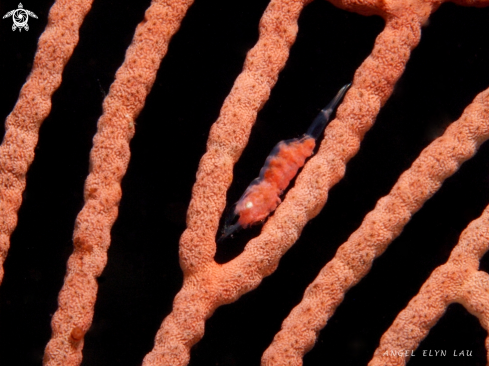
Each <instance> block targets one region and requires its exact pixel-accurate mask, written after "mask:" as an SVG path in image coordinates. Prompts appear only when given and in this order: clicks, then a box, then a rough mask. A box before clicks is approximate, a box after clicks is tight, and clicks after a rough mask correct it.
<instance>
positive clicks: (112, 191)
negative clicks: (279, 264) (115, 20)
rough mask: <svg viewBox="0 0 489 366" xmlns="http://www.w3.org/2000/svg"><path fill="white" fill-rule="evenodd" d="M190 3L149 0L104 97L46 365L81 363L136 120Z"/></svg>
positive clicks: (185, 0) (178, 0)
mask: <svg viewBox="0 0 489 366" xmlns="http://www.w3.org/2000/svg"><path fill="white" fill-rule="evenodd" d="M191 4H192V1H191V0H174V1H163V0H154V1H153V2H152V3H151V6H150V7H149V8H148V10H147V11H146V14H145V19H144V20H143V22H141V23H140V24H139V25H138V27H137V28H136V32H135V36H134V39H133V42H132V44H131V46H129V48H128V50H127V52H126V58H125V60H124V63H123V65H122V66H121V67H120V68H119V70H118V71H117V74H116V78H115V81H114V83H113V84H112V86H111V88H110V91H109V94H108V96H107V98H106V99H105V101H104V105H103V110H104V111H103V114H102V116H101V117H100V119H99V122H98V130H97V133H96V135H95V137H94V139H93V142H94V144H93V148H92V151H91V153H90V174H89V175H88V177H87V180H86V182H85V205H84V207H83V209H82V210H81V212H80V213H79V214H78V217H77V219H76V224H75V231H74V234H73V244H74V252H73V254H72V255H71V256H70V258H69V260H68V266H67V267H68V268H67V273H66V276H65V282H64V285H63V288H62V289H61V292H60V294H59V298H58V305H59V307H58V310H57V311H56V313H55V314H54V316H53V319H52V323H51V326H52V338H51V340H50V341H49V343H48V345H47V347H46V350H45V354H44V365H49V366H55V365H63V366H73V365H79V364H80V363H81V359H82V354H81V351H82V348H83V338H84V335H85V333H86V331H87V330H88V328H89V327H90V325H91V322H92V317H93V308H94V304H95V298H96V294H97V281H96V278H97V277H98V276H100V274H101V272H102V270H103V269H104V267H105V264H106V262H107V250H108V247H109V245H110V229H111V227H112V225H113V223H114V221H115V220H116V218H117V213H118V204H119V201H120V198H121V187H120V182H121V179H122V177H123V175H124V173H125V172H126V169H127V165H128V163H129V157H130V152H129V141H130V140H131V138H132V137H133V135H134V120H135V119H136V117H137V116H138V114H139V112H140V111H141V109H142V108H143V105H144V101H145V98H146V96H147V94H148V93H149V91H150V89H151V87H152V85H153V82H154V80H155V78H156V72H157V70H158V67H159V64H160V61H161V59H162V58H163V56H164V55H165V54H166V51H167V48H168V43H169V41H170V38H171V37H172V36H173V34H174V33H175V32H176V31H177V29H178V28H179V26H180V22H181V20H182V19H183V17H184V15H185V13H186V11H187V9H188V7H189V6H190V5H191Z"/></svg>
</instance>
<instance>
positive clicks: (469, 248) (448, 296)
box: [369, 92, 489, 366]
mask: <svg viewBox="0 0 489 366" xmlns="http://www.w3.org/2000/svg"><path fill="white" fill-rule="evenodd" d="M484 115H485V119H486V121H487V119H488V115H489V92H486V93H485V113H484ZM486 123H487V122H486ZM488 249H489V206H488V207H486V209H485V210H484V212H483V213H482V216H481V217H479V218H478V219H476V220H474V221H472V222H471V223H470V224H469V226H468V227H467V228H466V229H465V230H464V231H463V232H462V235H461V236H460V240H459V242H458V244H457V245H456V246H455V248H454V249H453V251H452V254H451V255H450V258H449V259H448V261H447V263H445V264H444V265H442V266H440V267H438V268H437V269H435V270H434V271H433V273H432V274H431V275H430V277H429V278H428V279H427V280H426V282H425V283H424V284H423V286H422V287H421V289H420V291H419V293H418V294H417V295H416V296H415V297H413V299H412V300H411V301H410V302H409V304H408V306H407V307H406V308H405V309H404V310H403V311H401V312H400V313H399V315H398V316H397V317H396V319H395V320H394V323H393V324H392V325H391V327H390V328H389V329H388V330H387V331H386V332H385V333H384V335H383V336H382V339H381V341H380V345H379V347H378V348H377V349H376V350H375V353H374V357H373V359H372V361H370V363H369V365H370V366H375V365H389V366H391V365H392V366H394V365H405V363H406V362H407V361H408V360H409V357H410V356H409V355H406V356H405V357H399V354H398V355H394V354H395V353H397V351H399V350H415V349H416V348H417V347H418V345H419V343H420V342H421V341H422V340H423V339H424V338H425V337H426V336H427V335H428V333H429V331H430V329H431V328H432V327H433V326H434V325H435V324H436V322H437V321H438V320H439V319H440V317H441V316H442V315H443V314H444V313H445V310H446V309H447V307H448V305H450V304H451V303H454V302H459V303H461V304H462V305H463V306H465V308H466V309H467V310H468V311H469V312H470V313H472V314H474V315H475V316H477V317H478V318H479V321H480V323H481V325H482V327H483V328H484V329H485V330H486V331H488V332H489V275H488V274H487V273H486V272H484V271H478V269H479V261H480V259H481V258H482V256H483V255H484V253H486V252H487V250H488ZM486 348H487V350H488V355H489V347H488V342H487V340H486ZM407 353H408V354H409V353H410V352H407Z"/></svg>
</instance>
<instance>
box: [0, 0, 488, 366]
mask: <svg viewBox="0 0 489 366" xmlns="http://www.w3.org/2000/svg"><path fill="white" fill-rule="evenodd" d="M17 1H18V0H16V1H3V2H2V3H1V4H0V13H1V15H2V16H3V14H5V13H6V12H8V11H9V10H12V9H15V8H17V5H18V4H17ZM52 3H53V1H28V2H23V5H24V7H25V8H26V9H29V10H31V11H33V12H34V13H36V14H37V15H38V17H39V19H30V20H29V26H30V30H29V31H28V32H25V31H22V32H19V31H16V32H12V30H11V26H12V20H11V19H2V20H1V21H0V80H1V86H2V98H1V99H0V118H1V119H2V120H4V119H5V117H6V116H7V115H8V114H9V113H10V111H11V110H12V108H13V106H14V104H15V101H16V100H17V97H18V93H19V90H20V88H21V86H22V84H23V83H24V82H25V80H26V78H27V76H28V74H29V72H30V69H31V67H32V60H33V57H34V53H35V49H36V44H37V39H38V38H39V36H40V34H41V33H42V31H43V30H44V28H45V26H46V22H47V14H48V11H49V8H50V7H51V5H52ZM149 3H150V1H149V0H144V1H110V0H95V1H94V4H93V7H92V10H91V11H90V12H89V13H88V15H87V17H86V19H85V21H84V23H83V25H82V27H81V30H80V42H79V44H78V46H77V47H76V49H75V51H74V53H73V56H72V57H71V59H70V61H69V62H68V64H67V66H66V68H65V71H64V73H63V83H62V84H61V87H60V88H59V89H58V90H57V91H56V92H55V93H54V95H53V107H52V110H51V113H50V115H49V116H48V118H47V119H46V120H45V121H44V123H43V125H42V127H41V129H40V138H39V143H38V146H37V148H36V157H35V160H34V163H33V164H32V166H31V168H30V170H29V173H28V175H27V188H26V191H25V194H24V201H23V205H22V207H21V209H20V211H19V222H18V226H17V229H16V230H15V232H14V234H13V235H12V240H11V249H10V251H9V255H8V258H7V260H6V262H5V277H4V281H3V284H2V287H1V288H0V363H1V364H2V365H5V366H10V365H15V366H18V365H26V366H30V365H39V364H41V360H42V355H43V350H44V347H45V345H46V343H47V342H48V340H49V337H50V319H51V316H52V314H53V313H54V312H55V310H56V307H57V294H58V291H59V289H60V288H61V286H62V283H63V276H64V272H65V266H66V261H67V259H68V256H69V255H70V253H71V251H72V242H71V237H72V232H73V225H74V221H75V217H76V215H77V213H78V212H79V211H80V209H81V208H82V206H83V184H84V180H85V178H86V176H87V173H88V155H89V151H90V148H91V146H92V137H93V135H94V133H95V132H96V123H97V120H98V118H99V116H100V114H101V111H102V109H101V103H102V100H103V98H104V95H105V94H106V93H107V92H108V90H109V87H110V84H111V83H112V81H113V78H114V75H115V72H116V70H117V69H118V67H119V66H120V65H121V63H122V62H123V59H124V54H125V50H126V49H127V47H128V46H129V44H130V42H131V39H132V36H133V33H134V29H135V27H136V25H137V24H138V23H139V22H140V21H141V20H142V19H143V15H144V11H145V10H146V8H147V7H148V6H149ZM266 6H267V1H265V0H263V1H248V2H238V1H228V0H206V1H203V0H202V1H201V0H196V2H195V4H194V5H193V6H192V7H191V8H190V9H189V11H188V13H187V16H186V17H185V18H184V20H183V23H182V26H181V29H180V31H179V32H178V33H177V34H176V35H175V37H174V38H173V39H172V41H171V43H170V47H169V51H168V54H167V56H166V57H165V58H164V60H163V62H162V64H161V67H160V69H159V72H158V75H157V79H156V82H155V84H154V86H153V88H152V90H151V93H150V94H149V96H148V98H147V100H146V105H145V107H144V109H143V111H142V113H141V114H140V116H139V118H138V119H137V121H136V135H135V137H134V139H133V140H132V142H131V151H132V157H131V162H130V165H129V168H128V171H127V174H126V176H125V177H124V179H123V181H122V188H123V197H122V201H121V205H120V212H119V218H118V220H117V221H116V223H115V225H114V227H113V229H112V244H111V247H110V249H109V253H108V258H109V259H108V264H107V267H106V268H105V270H104V272H103V274H102V276H101V277H100V278H99V284H100V287H99V292H98V300H97V303H96V306H95V316H94V321H93V325H92V328H91V329H90V331H89V332H88V333H87V335H86V339H85V348H84V351H83V354H84V359H83V365H85V366H98V365H139V364H140V363H141V360H142V358H143V357H144V355H145V354H146V353H147V352H149V351H150V350H151V348H152V345H153V339H154V336H155V334H156V331H157V329H158V328H159V326H160V324H161V322H162V320H163V318H164V317H165V316H166V315H167V314H168V313H169V312H170V310H171V306H172V300H173V297H174V296H175V294H176V293H177V291H178V290H179V288H180V286H181V283H182V273H181V270H180V268H179V264H178V239H179V236H180V235H181V233H182V231H183V230H184V228H185V212H186V209H187V206H188V203H189V200H190V193H191V187H192V184H193V183H194V180H195V172H196V170H197V165H198V162H199V159H200V157H201V156H202V154H203V153H204V151H205V143H206V139H207V134H208V131H209V128H210V126H211V124H212V123H213V122H214V121H215V120H216V119H217V117H218V114H219V110H220V107H221V105H222V103H223V100H224V98H225V97H226V95H227V94H228V93H229V91H230V89H231V87H232V85H233V82H234V80H235V78H236V77H237V76H238V74H239V72H240V71H241V68H242V65H243V61H244V59H245V56H246V53H247V51H248V50H249V49H250V48H251V47H253V45H254V44H255V42H256V40H257V37H258V22H259V19H260V17H261V15H262V13H263V11H264V9H265V7H266ZM383 24H384V23H383V20H382V19H381V18H379V17H364V16H360V15H357V14H354V13H349V12H345V11H343V10H339V9H337V8H335V7H334V6H332V5H331V4H329V3H328V2H326V1H321V0H316V1H315V2H313V3H312V4H311V5H309V6H307V7H306V8H305V10H304V11H303V13H302V15H301V17H300V21H299V34H298V37H297V41H296V43H295V45H294V46H293V47H292V50H291V54H290V58H289V60H288V62H287V65H286V67H285V69H284V70H283V72H282V73H281V74H280V78H279V81H278V83H277V85H276V87H275V88H274V89H273V91H272V94H271V97H270V100H269V101H268V103H267V104H266V105H265V107H264V108H263V110H262V111H261V112H260V113H259V115H258V118H257V122H256V125H255V127H254V128H253V131H252V134H251V138H250V143H249V145H248V147H247V148H246V150H245V151H244V154H243V156H242V158H241V159H240V161H239V162H238V164H237V165H236V167H235V181H234V182H233V185H232V187H231V189H230V192H229V194H228V199H229V201H230V202H234V201H236V200H237V199H238V198H239V196H240V195H241V193H242V191H243V190H244V189H245V188H246V186H247V185H248V183H249V182H250V181H251V180H252V179H253V178H254V177H256V176H257V174H258V172H259V169H260V167H261V166H262V165H263V162H264V159H265V158H266V156H267V155H268V153H269V152H270V150H271V148H272V147H273V146H274V145H275V144H276V142H278V141H279V140H282V139H288V138H293V137H297V136H299V135H301V134H302V133H303V132H304V131H305V129H306V128H307V126H308V124H309V122H310V121H311V120H312V118H313V117H314V116H315V114H316V113H317V112H318V110H319V109H321V108H322V107H323V106H324V105H325V104H326V102H327V101H328V100H329V99H331V97H332V96H333V95H334V94H335V93H336V91H337V90H338V89H339V88H340V87H341V86H342V85H343V84H345V83H347V82H349V81H350V80H351V79H352V78H353V74H354V72H355V70H356V69H357V68H358V66H359V65H360V64H361V63H362V61H363V60H364V59H365V58H366V57H367V56H368V54H369V53H370V51H371V49H372V47H373V43H374V40H375V37H376V36H377V35H378V34H379V32H381V30H382V28H383ZM488 35H489V9H488V8H486V9H476V8H464V7H459V6H455V5H453V4H445V5H443V6H442V7H441V8H440V9H439V10H438V11H437V12H436V13H435V14H434V15H433V16H432V17H431V18H430V21H429V23H428V24H427V25H426V26H425V27H424V28H423V31H422V39H421V42H420V44H419V46H418V47H417V48H416V49H415V50H414V52H413V53H412V57H411V59H410V61H409V63H408V64H407V68H406V71H405V73H404V75H403V77H402V78H401V79H400V81H399V82H398V84H397V86H396V89H395V91H394V93H393V95H392V97H391V98H390V99H389V101H388V102H387V104H386V105H385V107H384V108H383V109H382V110H381V112H380V114H379V117H378V118H377V122H376V123H375V125H374V127H373V128H372V129H371V130H370V131H369V132H368V133H367V135H366V136H365V139H364V141H363V143H362V146H361V150H360V152H359V153H358V154H357V156H355V157H354V158H353V159H352V160H351V161H350V163H349V164H348V166H347V171H346V176H345V178H344V179H343V180H342V181H341V182H340V183H339V184H337V185H336V186H335V187H334V188H333V189H332V190H331V192H330V195H329V200H328V202H327V204H326V206H325V208H324V209H323V211H322V212H321V214H320V215H319V216H318V217H317V218H315V219H314V220H313V221H312V222H311V223H309V224H308V225H307V226H306V228H305V230H304V232H303V234H302V237H301V238H300V240H299V241H298V242H297V243H296V244H295V245H294V246H293V247H292V249H290V250H289V252H288V253H286V254H285V256H284V257H283V259H282V260H281V262H280V266H279V268H278V269H277V271H276V272H275V273H274V274H273V275H272V276H270V277H268V278H266V279H265V280H264V281H263V283H262V284H261V285H260V287H259V288H258V289H256V290H255V291H252V292H251V293H249V294H246V295H245V296H243V297H242V298H241V299H240V300H239V301H238V302H236V303H234V304H231V305H227V306H224V307H221V308H219V309H218V310H217V311H216V312H215V314H214V315H213V316H212V318H211V319H210V320H209V321H207V324H206V331H205V336H204V338H203V339H202V340H201V341H200V342H199V343H198V344H197V345H196V346H194V348H193V349H192V354H191V361H190V365H191V366H196V365H204V366H207V365H229V366H238V365H239V366H241V365H258V364H259V362H260V357H261V354H262V353H263V351H264V350H265V349H266V348H267V347H268V345H269V344H270V342H271V340H272V338H273V336H274V334H275V333H276V332H277V331H278V330H279V329H280V325H281V322H282V320H283V319H284V318H285V317H286V316H287V314H288V313H289V312H290V310H291V308H293V307H294V306H295V305H296V304H297V303H298V302H299V301H300V299H301V297H302V294H303V291H304V289H305V287H306V286H307V285H308V284H309V283H310V282H311V281H312V280H313V279H314V277H315V276H316V275H317V273H318V272H319V270H320V268H321V267H322V266H323V265H324V264H325V263H326V262H327V261H328V260H330V259H331V258H332V257H333V255H334V253H335V251H336V249H337V247H338V246H339V245H341V244H342V243H343V242H344V241H345V240H346V239H347V238H348V236H349V235H350V234H351V233H352V232H353V231H354V230H355V229H356V228H358V226H359V225H360V223H361V221H362V219H363V217H364V216H365V214H366V213H367V212H369V211H370V210H371V209H372V208H373V207H374V205H375V203H376V201H377V200H378V199H379V198H380V197H382V196H384V195H386V194H387V193H388V192H389V190H390V188H391V187H392V185H393V184H394V183H395V181H396V180H397V178H398V177H399V175H400V173H401V172H403V171H404V170H406V169H407V168H408V167H409V166H410V164H411V163H412V162H413V160H414V159H415V158H416V157H417V156H418V155H419V153H420V152H421V150H422V149H423V148H424V147H425V146H426V145H427V144H429V143H430V142H431V141H432V140H433V139H434V138H436V137H437V136H439V135H440V134H442V133H443V131H444V129H445V128H446V127H447V126H448V125H449V124H450V123H451V122H452V121H454V120H456V119H457V118H458V117H459V116H460V114H461V113H462V111H463V109H464V108H465V106H467V105H468V104H469V103H470V102H471V101H472V99H473V98H474V97H475V95H476V94H478V93H479V92H481V91H482V90H484V89H486V88H487V87H488V86H489V71H488V70H489V44H488V42H487V39H488ZM2 133H3V132H2ZM488 168H489V145H483V147H482V148H481V149H480V151H479V152H478V154H477V155H476V156H475V157H474V158H473V159H471V160H470V161H468V162H467V163H465V164H464V165H463V166H462V168H461V169H460V170H459V171H458V172H457V173H456V174H455V175H454V176H453V177H451V178H449V179H448V180H447V181H446V183H445V184H444V185H443V187H442V188H441V189H440V191H439V192H438V193H437V194H436V195H435V196H434V197H433V198H432V199H431V200H430V201H428V202H427V203H426V204H425V206H424V207H423V209H422V210H420V211H419V212H418V213H417V214H416V215H415V216H414V217H413V219H412V220H411V222H410V223H409V224H408V225H407V226H406V228H405V230H404V232H403V233H402V235H401V236H400V237H399V238H398V239H396V240H395V241H394V242H393V243H392V244H391V246H390V247H389V248H388V250H387V251H386V253H385V254H384V255H382V256H381V257H380V258H379V259H377V260H376V261H375V263H374V265H373V268H372V270H371V272H370V273H369V274H368V275H367V276H366V277H365V278H364V279H363V280H362V281H361V282H360V283H359V284H358V285H357V286H356V287H354V288H353V289H352V290H351V291H349V292H348V293H347V295H346V297H345V300H344V301H343V303H342V304H341V306H340V307H339V308H338V310H337V311H336V313H335V314H334V316H333V317H332V318H331V319H330V321H329V323H328V325H327V326H326V328H325V329H324V330H323V331H322V332H321V333H320V336H319V338H318V341H317V344H316V346H315V348H314V349H313V350H312V351H311V352H310V353H308V354H307V355H306V356H305V358H304V364H305V365H307V366H313V365H314V366H316V365H326V364H333V365H363V364H367V363H368V361H369V360H370V359H371V357H372V354H373V352H374V350H375V348H376V347H377V345H378V342H379V339H380V337H381V335H382V334H383V333H384V332H385V330H386V329H387V328H388V327H389V326H390V324H391V323H392V321H393V320H394V318H395V316H396V315H397V314H398V313H399V311H401V310H402V309H403V308H404V307H405V306H406V304H407V302H408V301H409V299H411V298H412V297H413V296H414V295H415V294H416V293H417V291H418V289H419V287H420V286H421V284H422V283H423V282H424V281H425V280H426V278H427V277H428V276H429V274H430V273H431V272H432V271H433V269H434V268H436V267H437V266H439V265H441V264H443V263H444V262H445V261H446V260H447V258H448V256H449V253H450V251H451V249H452V248H453V246H454V245H455V244H456V242H457V240H458V236H459V235H460V232H461V231H462V230H463V229H464V228H465V227H466V226H467V224H468V223H469V222H470V221H472V220H473V219H475V218H477V217H478V216H480V214H481V212H482V210H483V208H484V207H485V206H486V205H487V204H488V203H489V192H488V189H487V187H488V184H489V169H488ZM259 231H260V228H259V227H257V228H253V229H251V230H248V231H246V232H242V233H241V234H240V235H238V236H237V237H236V238H235V239H234V240H232V241H230V242H227V243H224V244H223V245H222V246H220V247H219V248H218V254H217V259H218V261H219V262H225V261H227V260H229V259H230V258H233V257H234V256H236V255H237V254H239V252H240V251H241V250H242V248H243V246H244V245H245V243H246V241H247V240H248V239H249V238H250V237H252V236H254V235H257V234H258V233H259ZM481 268H482V269H484V270H488V269H489V261H488V259H487V257H485V258H484V259H483V260H482V264H481ZM485 336H486V332H485V331H484V330H483V329H482V327H481V326H480V325H479V323H478V320H477V319H476V318H475V317H473V316H472V315H470V314H469V313H467V312H466V311H465V310H464V308H463V307H462V306H461V305H457V304H455V305H451V306H450V307H449V309H448V311H447V313H446V314H445V316H444V317H443V318H442V319H441V320H440V322H439V323H438V324H437V325H436V326H435V327H434V328H433V329H432V331H431V332H430V334H429V336H428V337H427V338H426V339H425V340H424V341H423V342H422V343H421V345H420V347H419V350H423V349H426V350H429V349H431V350H440V349H446V350H447V351H448V354H449V355H451V354H452V353H453V350H457V351H459V350H462V349H469V350H472V351H473V356H472V357H470V358H469V357H465V358H454V357H452V356H447V357H445V358H437V359H434V358H433V357H431V358H429V357H421V354H420V352H418V356H419V357H418V356H417V357H414V358H413V359H412V360H411V361H410V363H409V365H410V366H414V365H433V364H442V363H443V364H446V365H485V363H486V361H485V355H486V351H485V349H484V338H485Z"/></svg>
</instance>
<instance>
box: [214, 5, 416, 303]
mask: <svg viewBox="0 0 489 366" xmlns="http://www.w3.org/2000/svg"><path fill="white" fill-rule="evenodd" d="M421 21H422V19H420V18H418V17H417V16H416V15H415V14H410V13H406V14H405V15H404V17H403V18H391V19H389V20H388V21H387V23H386V26H385V29H384V30H383V31H382V33H381V34H380V35H379V36H378V37H377V40H376V42H375V46H374V49H373V51H372V54H371V55H370V56H369V57H368V58H367V59H366V60H365V61H364V63H363V64H362V65H361V66H360V68H359V69H358V70H357V72H356V73H355V77H354V80H353V85H352V87H351V89H350V91H349V92H348V93H347V94H346V96H345V99H344V101H343V103H342V104H341V106H340V107H339V108H338V112H337V117H336V119H335V120H333V121H332V122H331V123H330V125H329V126H328V127H327V128H326V131H325V136H324V140H323V142H322V144H321V146H320V149H319V151H318V153H317V154H316V156H314V157H313V158H312V159H311V160H310V161H309V162H308V163H307V164H306V165H305V166H304V169H303V171H302V172H301V174H299V176H298V178H297V181H296V183H295V186H294V187H293V188H291V189H290V191H289V193H288V194H287V196H286V198H285V200H284V202H283V203H282V204H281V205H280V206H279V207H278V208H277V210H276V212H275V214H274V215H273V217H271V218H270V219H269V220H268V222H267V223H266V224H265V226H264V228H263V231H262V234H261V235H260V236H259V237H258V238H255V239H253V240H251V241H250V242H249V243H248V245H247V246H246V248H245V250H244V251H243V253H242V254H241V255H240V256H239V257H237V258H236V259H234V260H233V261H231V262H229V263H227V264H225V265H224V266H223V270H224V272H225V275H224V276H223V280H222V281H223V287H222V288H221V292H220V293H221V294H222V297H223V301H234V300H235V299H236V298H237V297H238V296H240V295H241V294H243V293H245V292H247V291H249V290H250V289H252V288H255V287H256V286H257V285H258V284H259V282H260V281H261V279H262V278H263V276H266V275H269V274H270V273H271V272H273V270H274V269H275V267H276V266H277V265H278V260H279V259H280V257H281V256H282V255H283V254H284V253H285V252H286V251H287V250H288V249H289V248H290V246H291V245H292V244H293V243H294V242H295V241H296V240H297V238H298V237H299V235H300V233H301V231H302V229H303V227H304V226H305V224H306V223H307V221H309V220H310V219H312V218H313V217H314V216H316V215H317V214H318V213H319V211H320V210H321V208H322V207H323V206H324V204H325V203H326V200H327V197H328V191H329V189H330V188H331V187H332V186H334V185H335V184H336V183H337V182H338V181H339V180H340V179H341V178H342V177H343V175H344V172H345V166H346V163H347V162H348V160H349V159H351V158H352V157H353V156H354V155H355V154H356V152H357V151H358V149H359V147H360V141H361V139H362V138H363V136H364V134H365V133H366V132H367V131H368V130H369V129H370V127H371V126H372V125H373V123H374V121H375V118H376V116H377V113H378V112H379V110H380V107H381V105H383V104H384V103H385V102H386V100H387V98H388V97H389V96H390V93H391V92H392V89H393V87H394V84H395V83H396V81H397V80H398V79H399V77H400V76H401V75H402V72H403V71H404V67H405V65H406V62H407V60H408V59H409V55H410V50H411V49H412V48H414V47H415V46H416V45H417V44H418V41H419V37H420V23H421ZM241 277H243V278H241Z"/></svg>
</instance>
